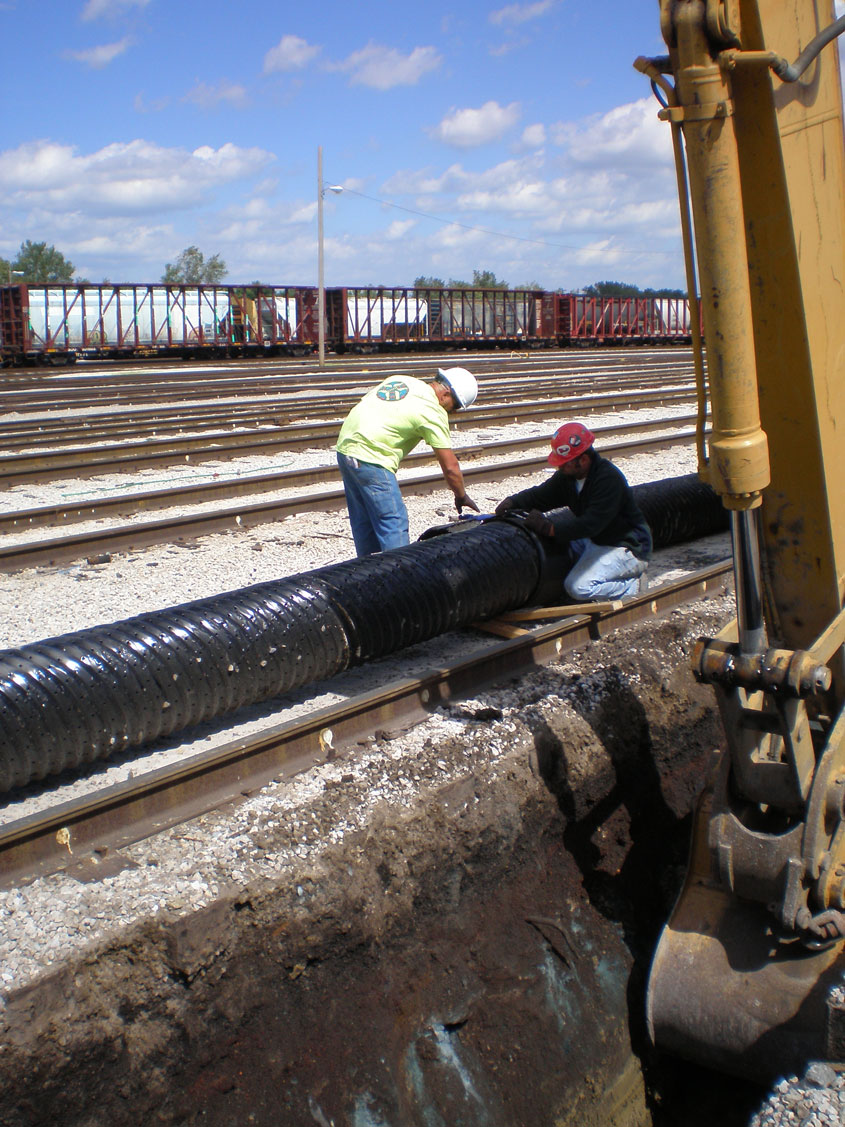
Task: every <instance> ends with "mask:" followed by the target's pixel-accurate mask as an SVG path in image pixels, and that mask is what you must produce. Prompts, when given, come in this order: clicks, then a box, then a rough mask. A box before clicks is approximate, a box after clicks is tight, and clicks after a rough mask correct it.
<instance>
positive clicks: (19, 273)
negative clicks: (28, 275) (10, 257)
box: [9, 262, 25, 285]
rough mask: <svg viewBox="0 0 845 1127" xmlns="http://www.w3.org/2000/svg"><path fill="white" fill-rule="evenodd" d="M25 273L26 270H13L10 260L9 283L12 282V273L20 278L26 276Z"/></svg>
mask: <svg viewBox="0 0 845 1127" xmlns="http://www.w3.org/2000/svg"><path fill="white" fill-rule="evenodd" d="M24 273H25V271H24V270H13V269H12V264H11V262H10V263H9V285H11V284H12V275H13V274H15V275H16V276H17V277H18V278H22V277H23V276H24Z"/></svg>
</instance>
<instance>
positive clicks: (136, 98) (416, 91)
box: [0, 0, 685, 290]
mask: <svg viewBox="0 0 845 1127" xmlns="http://www.w3.org/2000/svg"><path fill="white" fill-rule="evenodd" d="M0 35H2V41H3V44H4V47H5V51H4V54H5V60H4V66H3V68H2V77H0V83H2V90H3V105H4V106H5V107H6V110H5V113H4V115H3V125H2V132H0V255H2V256H3V257H5V258H9V259H12V258H14V256H15V255H16V254H17V251H18V249H19V247H20V244H21V242H22V241H24V240H25V239H31V240H32V241H33V242H46V243H48V244H50V245H54V246H55V247H56V248H57V249H58V250H59V251H61V253H62V254H64V255H65V257H66V258H68V259H69V260H70V261H71V262H72V263H73V264H74V267H75V270H76V277H77V278H82V279H85V280H88V281H91V282H101V281H105V280H108V281H110V282H154V281H159V280H160V278H161V276H162V274H163V273H164V269H165V266H166V264H167V263H168V262H174V261H175V260H176V258H177V257H178V256H179V254H180V253H181V251H182V250H184V249H185V248H186V247H189V246H196V247H198V248H199V249H200V250H201V251H202V253H203V254H204V255H205V256H206V257H211V256H212V255H215V254H216V255H219V256H220V257H221V258H222V259H223V260H224V261H225V263H226V264H227V275H226V278H225V279H224V281H226V282H230V283H246V282H255V281H260V282H264V283H273V284H278V285H314V284H316V282H317V276H318V252H317V251H318V248H317V244H318V238H317V230H318V224H317V211H318V203H317V201H318V197H319V183H318V175H317V167H318V163H317V162H318V149H319V148H322V153H323V185H324V191H323V201H324V202H323V220H324V223H323V226H324V239H323V249H324V263H325V282H326V285H328V286H338V285H348V286H352V285H385V286H410V285H412V284H413V282H414V280H415V279H416V278H417V277H419V276H432V277H437V278H442V279H443V280H444V281H447V282H448V281H449V280H452V279H454V280H463V281H472V277H473V272H474V271H475V270H485V271H492V272H493V273H494V274H495V275H496V277H497V278H498V279H499V280H500V281H503V282H506V283H507V284H508V285H510V286H512V287H518V286H521V285H527V284H529V283H537V284H539V285H540V286H542V287H543V288H544V289H557V288H562V289H564V290H570V289H579V288H581V287H582V286H584V285H588V284H590V283H592V282H595V281H603V280H610V279H612V280H617V281H625V282H632V283H635V284H637V285H640V286H644V287H645V286H650V287H662V286H673V287H674V286H677V287H681V288H685V280H684V272H683V261H682V253H681V242H680V226H679V219H678V204H677V198H676V189H675V178H674V170H673V165H672V155H671V140H670V136H669V126H668V125H665V124H663V123H662V122H660V121H658V119H657V110H658V109H659V106H658V104H657V102H656V101H655V99H654V97H653V95H652V93H651V88H650V85H649V82H648V80H647V79H646V78H644V77H643V76H642V75H640V74H639V73H638V72H636V71H635V70H634V68H633V65H632V64H633V61H634V59H635V58H636V57H637V56H638V55H659V54H662V53H665V48H664V46H663V43H662V40H661V38H660V32H659V5H658V0H590V2H589V3H585V2H584V0H526V2H517V3H505V4H504V5H502V4H500V3H496V2H495V0H494V2H493V3H483V2H480V0H462V2H461V3H460V4H454V3H449V4H447V3H442V2H441V0H427V2H426V3H423V4H413V5H409V4H396V3H393V2H390V3H383V2H378V0H358V3H342V2H340V0H320V3H313V4H303V3H302V2H301V0H299V2H298V3H296V4H293V3H287V2H285V0H248V2H247V0H0ZM329 187H332V188H334V187H342V188H343V191H342V192H339V193H336V192H334V191H330V190H328V188H329Z"/></svg>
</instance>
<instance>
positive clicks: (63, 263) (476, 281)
mask: <svg viewBox="0 0 845 1127" xmlns="http://www.w3.org/2000/svg"><path fill="white" fill-rule="evenodd" d="M227 270H228V267H227V266H226V263H225V262H224V261H223V259H222V258H221V257H220V255H219V254H213V255H211V257H210V258H206V257H205V255H204V254H203V253H202V251H201V250H200V249H199V247H195V246H190V247H186V248H185V250H183V251H182V253H181V254H180V255H179V256H178V257H177V258H176V260H175V261H174V262H168V263H166V264H165V267H164V273H163V274H162V276H161V281H162V282H163V283H165V284H167V285H197V284H204V285H212V286H213V285H219V284H220V283H221V282H222V281H223V279H224V278H225V277H226V273H227ZM75 273H76V267H75V266H74V265H73V263H72V262H70V261H69V260H68V259H67V258H65V256H64V255H63V254H62V253H61V252H60V251H58V250H56V248H55V247H54V246H48V245H47V244H46V243H34V242H32V241H31V240H30V239H27V240H26V241H25V242H23V243H21V246H20V250H19V251H18V253H17V256H16V257H15V258H14V259H11V260H9V259H6V258H2V257H0V285H6V284H8V285H14V284H15V283H18V282H26V283H28V284H29V285H33V286H43V285H50V284H56V285H69V284H71V283H73V282H77V283H81V284H84V283H85V282H86V281H87V279H86V278H75V277H74V275H75ZM103 283H104V284H105V285H108V279H106V278H104V279H103ZM252 284H253V285H254V286H258V285H260V284H261V283H259V282H254V283H252ZM413 284H414V287H415V288H417V289H428V290H444V289H458V290H469V289H485V290H509V289H520V290H545V289H546V287H545V286H541V285H540V283H539V282H526V283H525V284H523V285H521V286H513V287H511V286H509V285H508V283H507V282H505V281H503V280H502V279H501V278H497V277H496V275H495V274H494V273H493V271H492V270H473V272H472V281H471V282H466V281H462V280H459V279H455V278H450V279H449V280H448V281H445V280H444V279H443V278H435V277H431V276H427V275H425V274H421V275H420V276H419V277H418V278H415V279H414V283H413ZM382 288H383V287H381V286H378V285H372V286H358V287H355V289H356V292H361V293H366V292H367V291H369V290H378V289H382ZM387 288H392V287H387ZM557 292H558V293H564V292H569V291H564V290H563V289H560V288H559V289H558V291H557ZM577 292H579V293H583V294H585V295H586V296H587V297H679V298H683V297H686V292H685V291H684V290H679V289H667V288H663V289H641V288H640V287H639V286H636V285H632V284H630V283H628V282H593V284H592V285H589V286H584V287H583V288H582V289H581V290H579V291H577Z"/></svg>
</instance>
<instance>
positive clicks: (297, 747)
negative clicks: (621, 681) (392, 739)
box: [0, 560, 731, 887]
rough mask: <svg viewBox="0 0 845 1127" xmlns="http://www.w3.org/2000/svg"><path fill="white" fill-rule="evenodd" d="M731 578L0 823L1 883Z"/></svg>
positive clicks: (146, 828)
mask: <svg viewBox="0 0 845 1127" xmlns="http://www.w3.org/2000/svg"><path fill="white" fill-rule="evenodd" d="M730 579H731V562H730V561H727V560H726V561H724V562H721V563H718V564H715V565H713V566H711V567H709V568H705V569H703V570H700V571H696V572H693V573H691V574H689V575H688V576H686V577H685V578H683V579H681V580H678V581H676V582H673V583H667V584H664V585H662V586H660V587H657V588H654V589H651V590H649V591H647V592H646V593H645V594H643V595H641V596H640V597H639V598H637V599H634V600H631V601H630V602H628V603H625V604H623V605H622V606H621V608H619V609H617V610H613V611H609V612H605V613H602V614H595V615H583V614H581V615H576V616H573V617H571V618H565V619H559V620H556V621H549V622H547V623H546V624H544V625H538V626H535V627H534V628H533V629H529V630H528V631H527V632H526V633H525V634H523V635H520V636H519V637H517V638H512V639H508V640H506V641H500V640H496V641H486V642H484V643H483V644H480V645H479V649H478V650H477V651H475V652H474V653H473V654H472V655H470V657H468V658H464V659H462V660H459V661H457V662H455V663H454V664H453V665H449V666H445V667H443V666H441V665H438V667H437V668H434V669H431V670H429V671H428V672H425V673H422V674H419V675H416V676H413V677H408V678H405V679H402V680H396V681H393V682H391V683H389V684H387V685H383V686H381V687H380V688H379V689H377V690H374V691H370V692H366V693H363V694H361V695H359V696H355V697H352V698H347V699H344V700H343V701H342V702H341V703H339V704H335V705H332V706H330V707H328V708H323V709H320V710H317V711H314V712H311V713H309V714H308V715H307V716H305V718H303V719H297V720H291V721H287V722H282V723H278V724H274V725H271V726H269V727H267V728H266V729H264V730H263V731H261V732H260V733H259V734H258V735H254V736H250V737H248V738H241V739H235V740H233V741H230V742H229V743H226V744H224V745H222V746H220V747H217V748H214V749H212V750H207V751H204V752H201V753H199V754H196V755H191V756H190V757H188V758H186V759H183V760H181V761H179V762H178V763H176V764H173V765H170V766H165V767H160V768H158V769H153V770H150V771H149V772H148V773H145V774H143V775H140V776H138V777H136V778H133V779H131V780H129V781H127V782H124V783H120V784H117V785H114V786H110V787H108V788H107V789H105V790H99V791H96V792H95V793H93V794H90V795H87V796H85V797H81V798H77V799H74V800H72V801H66V802H64V803H60V804H59V805H55V806H53V807H51V808H50V809H48V810H45V811H43V812H40V813H36V814H31V815H29V816H26V817H22V818H18V819H12V820H7V821H6V822H5V823H4V824H3V825H2V826H1V827H0V886H4V887H9V886H12V885H15V884H21V883H25V882H27V881H30V880H33V879H35V878H37V877H39V876H44V875H46V874H48V873H52V872H58V871H61V870H67V869H70V870H73V871H75V872H77V874H78V875H80V876H81V877H82V878H83V879H85V877H86V876H87V877H88V878H89V879H90V878H91V877H93V876H96V875H97V874H98V873H99V872H102V871H103V869H104V868H105V865H104V862H107V861H108V859H109V854H110V852H111V851H114V850H116V849H119V848H121V847H122V846H126V845H128V844H130V843H131V842H135V841H139V840H142V839H143V838H146V837H149V836H151V835H153V834H155V833H157V832H159V831H161V830H164V829H166V828H168V827H171V826H174V825H176V824H179V823H181V822H184V821H187V820H188V819H190V818H194V817H197V816H198V815H200V814H203V813H207V812H208V811H210V810H213V809H217V808H219V807H221V806H223V805H225V804H227V803H231V802H233V801H238V800H239V799H240V798H241V797H242V796H244V795H246V794H248V793H251V792H253V791H255V790H257V789H258V788H260V787H262V786H263V785H265V784H266V783H267V782H269V781H270V780H271V779H278V778H282V777H286V776H290V775H292V774H294V773H297V772H300V771H302V770H306V769H308V768H309V767H313V766H314V765H316V764H318V763H321V762H324V761H326V760H328V759H332V758H335V757H336V756H338V755H343V754H347V753H349V754H354V750H353V749H354V745H355V743H356V741H357V740H359V739H360V738H361V736H362V735H365V734H368V733H371V732H372V731H373V730H374V729H375V728H387V729H398V728H402V727H407V726H410V725H413V724H415V723H417V722H419V721H420V720H422V719H424V718H425V717H426V716H428V715H429V714H430V713H431V712H432V711H433V710H434V709H435V708H436V707H437V706H438V705H439V704H441V703H444V702H446V701H448V700H450V699H452V698H455V697H460V696H463V695H472V694H474V693H477V692H478V691H479V690H480V689H482V688H483V687H485V686H488V685H490V684H492V683H494V682H496V681H497V680H498V681H500V680H502V679H504V678H511V677H513V676H514V675H515V674H517V673H522V672H527V671H528V670H530V669H531V668H532V667H535V666H537V665H540V664H547V663H548V662H550V661H553V660H554V659H555V658H557V657H559V656H560V655H561V654H562V653H564V652H565V651H566V650H569V649H573V648H575V647H576V646H578V645H581V644H583V643H584V642H586V641H587V640H588V639H594V640H595V639H596V638H598V637H600V636H601V635H602V634H603V633H606V632H607V631H608V630H612V629H616V628H618V627H620V626H624V625H628V624H630V623H634V622H640V621H643V620H645V619H648V618H649V617H656V616H658V615H661V614H664V613H666V612H667V611H668V610H670V609H672V608H673V607H676V606H680V605H682V604H683V603H686V602H689V601H692V600H694V599H697V598H701V597H702V596H704V595H706V594H712V593H714V592H716V591H724V590H726V589H727V587H728V586H729V584H730Z"/></svg>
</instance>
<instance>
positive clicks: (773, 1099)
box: [748, 1061, 845, 1127]
mask: <svg viewBox="0 0 845 1127" xmlns="http://www.w3.org/2000/svg"><path fill="white" fill-rule="evenodd" d="M843 1123H845V1071H842V1070H841V1069H840V1070H837V1069H833V1068H831V1067H830V1065H829V1064H827V1063H825V1062H823V1061H816V1062H815V1063H813V1064H811V1065H810V1066H809V1067H808V1068H807V1070H806V1072H805V1073H804V1075H803V1076H802V1077H801V1078H800V1079H799V1078H798V1077H797V1076H789V1077H787V1078H785V1079H783V1080H781V1081H779V1083H777V1084H776V1085H775V1087H774V1089H773V1091H772V1093H771V1095H770V1096H769V1098H768V1099H767V1100H766V1102H765V1103H764V1105H763V1106H762V1107H761V1108H760V1110H759V1111H758V1112H756V1113H755V1114H754V1115H753V1116H752V1117H751V1120H750V1121H749V1124H748V1127H793V1125H795V1127H798V1125H800V1127H842V1124H843Z"/></svg>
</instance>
